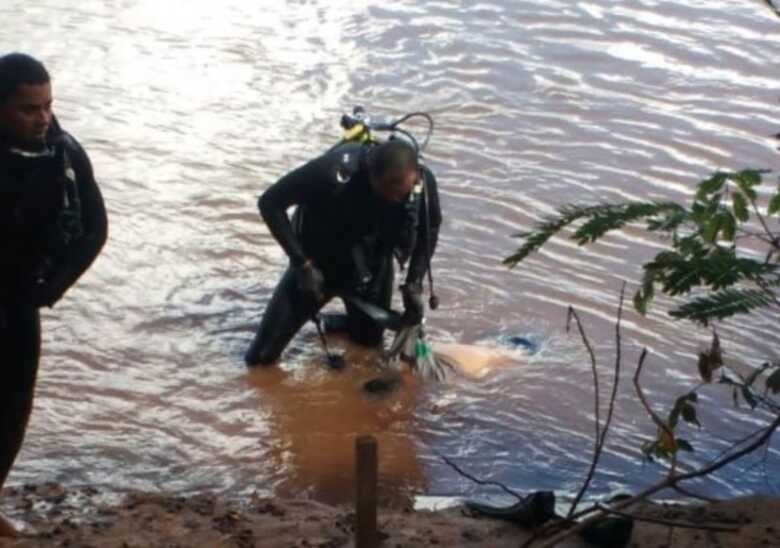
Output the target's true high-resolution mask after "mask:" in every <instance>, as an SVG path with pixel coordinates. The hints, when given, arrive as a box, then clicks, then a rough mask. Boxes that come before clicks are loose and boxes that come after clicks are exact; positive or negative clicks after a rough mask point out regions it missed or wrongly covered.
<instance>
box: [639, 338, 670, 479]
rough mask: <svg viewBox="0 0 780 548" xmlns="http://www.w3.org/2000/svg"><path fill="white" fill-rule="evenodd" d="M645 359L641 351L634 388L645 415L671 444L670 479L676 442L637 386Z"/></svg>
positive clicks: (644, 353)
mask: <svg viewBox="0 0 780 548" xmlns="http://www.w3.org/2000/svg"><path fill="white" fill-rule="evenodd" d="M646 357H647V349H646V348H643V349H642V355H641V356H640V357H639V363H638V364H637V367H636V373H635V374H634V388H635V389H636V393H637V395H638V396H639V401H641V402H642V405H643V406H644V408H645V410H646V411H647V413H648V414H649V415H650V418H652V419H653V422H654V423H655V424H656V426H658V428H660V429H661V430H663V431H664V434H666V435H667V436H668V438H669V440H670V442H671V444H672V448H671V449H672V451H671V453H672V463H671V465H670V466H669V473H668V477H672V476H673V475H674V473H675V472H676V471H677V451H675V447H674V446H675V445H676V444H677V441H676V440H675V437H674V432H672V429H671V428H669V425H668V424H667V423H666V421H664V420H663V419H661V417H659V416H658V414H657V413H656V412H655V411H653V408H652V407H650V403H649V402H648V401H647V398H646V397H645V393H644V392H643V391H642V386H641V385H640V384H639V376H640V375H641V374H642V368H643V367H644V364H645V358H646Z"/></svg>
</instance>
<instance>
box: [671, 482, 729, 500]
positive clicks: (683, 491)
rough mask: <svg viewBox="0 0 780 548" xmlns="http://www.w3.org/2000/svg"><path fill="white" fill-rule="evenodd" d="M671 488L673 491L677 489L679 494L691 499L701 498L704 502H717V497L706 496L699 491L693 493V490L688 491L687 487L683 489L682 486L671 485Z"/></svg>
mask: <svg viewBox="0 0 780 548" xmlns="http://www.w3.org/2000/svg"><path fill="white" fill-rule="evenodd" d="M672 489H674V490H675V491H677V492H678V493H680V494H681V495H683V496H685V497H688V498H691V499H696V500H702V501H704V502H710V503H711V502H719V500H718V499H715V498H712V497H707V496H704V495H700V494H699V493H694V492H693V491H689V490H688V489H684V488H682V487H680V486H679V485H675V486H673V487H672Z"/></svg>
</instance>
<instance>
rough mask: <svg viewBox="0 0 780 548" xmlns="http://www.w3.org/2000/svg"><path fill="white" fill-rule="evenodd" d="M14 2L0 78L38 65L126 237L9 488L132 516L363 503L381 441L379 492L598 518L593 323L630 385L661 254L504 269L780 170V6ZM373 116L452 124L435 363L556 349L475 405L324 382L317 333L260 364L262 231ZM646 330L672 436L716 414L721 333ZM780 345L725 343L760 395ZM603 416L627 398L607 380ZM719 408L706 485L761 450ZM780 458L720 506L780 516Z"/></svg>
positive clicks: (443, 181)
mask: <svg viewBox="0 0 780 548" xmlns="http://www.w3.org/2000/svg"><path fill="white" fill-rule="evenodd" d="M64 6H65V4H64V3H62V2H54V1H52V0H38V1H35V2H31V1H28V0H25V1H21V0H3V1H2V3H0V16H1V17H2V27H3V32H2V34H0V51H9V50H24V51H28V52H31V53H33V54H36V55H37V56H39V57H41V58H42V59H43V60H44V61H45V62H46V63H47V64H48V66H49V68H50V69H51V71H52V73H53V75H54V84H55V93H56V112H57V114H58V115H59V117H60V119H61V121H62V123H63V125H64V126H65V127H66V128H68V129H70V130H71V131H72V132H73V133H75V134H76V135H77V136H78V137H79V138H80V139H81V141H82V142H83V143H84V145H85V146H86V147H87V149H88V150H89V152H90V154H91V157H92V160H93V163H94V165H95V170H96V172H97V175H98V178H99V180H100V183H101V185H102V189H103V192H104V194H105V199H106V202H107V205H108V210H109V214H110V219H111V235H110V240H109V242H108V245H107V247H106V248H105V251H104V253H103V255H102V256H101V257H100V259H99V260H98V262H97V263H96V264H95V266H94V268H93V269H92V270H91V271H90V272H89V273H88V274H87V275H86V276H84V278H83V279H82V281H81V282H80V283H79V285H78V287H77V288H75V289H74V290H73V291H72V292H71V293H70V294H69V295H68V297H67V298H66V299H65V300H64V301H63V302H62V303H61V304H59V305H58V306H57V307H56V308H55V309H54V310H52V311H47V312H46V313H45V319H44V324H45V335H44V354H43V359H42V369H41V375H40V383H39V387H38V399H37V403H36V409H35V414H34V416H33V419H32V422H31V424H30V429H29V432H28V436H27V440H26V443H25V446H24V450H23V452H22V454H21V455H20V457H19V459H18V463H17V466H16V467H15V469H14V471H13V473H12V476H11V478H10V481H9V483H11V484H14V483H22V482H40V481H48V480H57V481H62V482H64V483H66V484H70V485H80V484H97V485H103V486H106V487H108V488H110V489H115V490H123V489H129V488H138V489H167V490H172V491H177V492H185V493H186V492H192V491H196V490H201V489H213V490H216V491H219V492H224V493H226V494H231V495H233V494H241V493H244V492H248V491H253V490H255V489H258V490H260V491H264V492H268V493H271V492H276V493H284V494H290V493H301V492H304V493H307V494H309V495H310V496H312V497H314V498H317V499H319V500H326V501H344V500H347V499H348V498H349V497H350V494H351V486H350V485H351V484H350V481H351V480H350V477H351V470H352V462H351V445H352V439H353V437H354V435H355V434H356V433H362V432H373V433H375V434H377V436H378V437H379V440H380V452H381V462H382V482H383V490H384V491H383V492H384V493H385V496H387V497H388V498H393V497H394V496H395V495H398V494H408V493H415V494H422V493H428V494H460V495H475V494H481V493H485V492H488V491H486V490H485V488H482V487H478V486H475V485H474V484H472V483H470V482H469V481H467V480H465V479H463V478H461V477H459V476H458V475H457V474H455V473H454V472H453V471H452V470H451V469H450V468H448V467H447V466H445V465H444V464H443V463H442V462H441V461H440V459H439V458H438V456H437V453H442V454H446V455H448V456H450V457H452V458H453V459H454V460H455V461H456V462H458V463H459V464H460V465H461V466H462V467H463V468H465V469H467V470H468V471H470V472H471V473H473V474H475V475H477V476H479V477H482V478H484V479H492V480H495V481H502V482H505V483H508V484H510V485H512V486H513V487H515V488H516V489H519V490H526V489H542V488H544V489H556V490H558V491H559V493H561V495H562V496H566V495H567V494H571V493H572V492H573V491H574V490H576V488H577V486H578V485H579V482H580V481H581V478H582V476H583V474H584V472H585V470H586V468H587V465H588V463H589V459H590V448H591V437H592V431H593V422H592V386H591V373H590V370H589V362H588V358H587V355H586V354H585V352H584V351H583V349H582V345H581V343H580V341H579V340H578V339H577V338H576V337H574V336H570V335H567V334H566V332H565V330H564V323H565V317H566V306H567V305H568V304H573V305H575V306H577V307H578V309H579V310H580V312H581V314H582V318H583V320H584V322H585V323H586V326H587V329H588V332H589V334H590V337H591V340H592V341H593V342H594V344H595V345H596V349H597V351H598V353H599V356H600V370H601V372H602V373H603V374H604V375H605V376H606V375H608V373H609V372H610V371H611V368H612V361H613V360H614V355H615V353H614V345H613V337H614V335H613V322H614V317H615V311H616V307H617V303H618V294H619V290H620V285H621V282H622V281H623V280H629V282H630V284H629V288H628V291H629V292H631V291H633V289H634V286H633V285H631V283H633V282H634V281H635V280H636V279H637V278H638V275H639V271H640V270H639V266H638V265H639V264H640V263H641V262H642V260H643V259H646V258H647V257H649V256H650V255H651V254H652V253H653V252H654V251H656V250H658V249H659V246H660V243H659V242H658V241H655V240H653V239H651V238H648V237H647V235H646V234H644V233H642V232H641V231H638V230H628V231H626V232H624V233H623V234H621V235H617V236H615V237H612V238H610V239H609V240H607V241H606V242H605V243H604V244H602V245H599V246H594V247H592V248H587V249H578V248H576V246H575V245H574V244H572V243H570V242H568V241H566V240H562V239H558V240H555V241H554V242H552V243H551V244H550V245H549V247H548V248H547V249H546V251H545V252H544V253H542V254H540V255H538V256H536V257H534V258H533V259H532V260H530V261H528V262H526V263H524V264H522V265H521V266H519V267H518V268H516V269H515V270H512V271H509V270H507V269H506V268H504V267H503V266H502V265H501V264H500V260H501V259H502V258H503V257H505V256H506V255H508V254H509V253H510V252H511V251H513V250H514V248H515V247H516V244H517V241H516V240H513V239H512V238H511V235H512V234H513V233H516V232H518V231H520V230H523V229H528V228H529V227H530V226H531V225H532V224H533V223H534V222H536V221H538V220H540V219H541V218H543V217H544V216H545V215H548V214H550V213H552V212H553V211H554V210H555V208H556V207H558V206H561V205H563V204H564V203H568V202H571V201H573V200H576V201H582V202H595V201H606V200H624V199H633V198H642V199H651V198H652V199H675V200H686V199H688V198H689V197H690V195H691V192H692V189H693V188H694V185H695V183H696V181H698V180H699V178H701V177H703V176H705V175H706V174H708V173H710V172H711V171H713V170H715V169H718V168H741V167H746V166H755V167H769V168H771V167H775V168H776V167H778V163H780V162H779V161H780V156H778V155H777V152H776V151H775V150H774V144H773V143H772V142H771V141H770V140H769V139H768V137H767V136H769V135H770V134H773V133H776V132H777V131H780V110H779V109H778V97H780V71H779V70H778V69H780V64H779V63H778V61H777V59H778V58H779V57H778V55H777V52H778V51H780V49H779V48H780V19H778V18H776V17H774V16H773V15H772V14H771V12H769V11H768V10H767V8H766V6H765V5H764V3H763V2H760V1H748V0H745V1H742V2H731V1H730V2H726V1H724V0H721V1H717V0H713V1H707V2H703V1H680V0H660V1H651V0H637V1H631V2H611V1H607V0H591V1H586V2H561V1H545V2H542V1H531V0H486V1H484V2H480V3H476V4H472V3H467V2H413V1H408V0H401V1H399V2H393V3H390V4H388V3H386V2H376V1H374V0H367V1H366V2H347V1H343V0H337V1H329V2H325V1H322V0H310V1H307V2H300V1H289V2H254V1H249V0H226V1H224V2H209V1H205V0H197V1H188V2H184V1H183V0H171V1H167V2H155V1H152V0H122V1H119V0H108V1H97V0H86V1H83V2H79V3H77V4H71V5H70V6H68V7H64ZM354 104H362V105H365V106H366V107H367V108H368V109H369V110H370V111H371V112H373V113H375V114H376V115H378V116H380V117H381V116H391V115H397V114H401V113H404V112H406V111H408V110H409V109H415V110H428V111H430V112H431V113H432V114H433V115H434V116H435V119H436V122H437V128H436V133H435V135H434V138H433V140H432V142H431V145H430V147H429V149H428V154H427V159H428V163H429V165H430V166H431V167H432V168H433V169H434V171H435V172H436V173H437V175H438V178H439V181H440V186H441V194H442V201H443V207H444V211H445V224H444V227H443V229H442V237H441V243H440V248H439V251H438V253H437V254H436V259H435V272H436V281H437V284H438V288H439V293H440V297H441V301H442V303H443V304H442V307H441V309H440V310H438V311H436V312H435V313H431V314H429V319H428V328H429V331H430V333H431V336H432V338H434V339H438V340H446V341H457V342H462V343H474V344H481V345H485V346H488V347H495V346H497V345H500V344H501V343H500V341H501V339H502V337H506V336H512V335H522V336H527V337H530V338H532V339H533V340H534V341H536V342H538V343H539V344H540V351H539V352H537V353H536V354H534V355H532V356H529V355H527V354H526V353H524V352H522V351H520V352H518V353H517V354H516V355H514V356H513V357H512V358H511V359H507V360H506V363H505V364H503V365H502V366H501V367H499V368H498V369H497V370H495V371H494V372H493V373H492V374H490V375H488V376H487V377H485V378H483V379H480V380H467V379H457V380H454V381H452V382H450V383H447V384H445V385H439V386H434V385H420V384H415V383H414V382H413V379H407V384H406V385H405V386H404V389H403V390H401V391H398V392H396V393H395V394H394V395H393V396H391V397H390V398H388V399H387V400H384V401H377V400H372V399H368V398H365V397H364V396H363V395H361V393H360V391H359V387H360V384H361V382H363V381H364V380H366V379H368V378H370V377H371V375H373V369H372V367H373V366H372V363H373V358H372V355H371V354H370V353H366V352H364V351H362V350H361V349H358V348H353V347H351V346H349V345H348V344H346V343H345V342H344V341H338V340H334V342H333V344H334V346H336V347H337V348H339V349H344V348H346V350H347V354H348V358H349V360H350V368H349V369H348V370H347V371H345V372H343V373H339V374H334V373H332V372H329V371H327V370H326V369H325V368H324V367H322V365H321V352H320V349H319V347H318V345H317V339H316V337H315V333H314V330H313V328H312V327H311V326H307V327H306V329H305V330H304V331H303V332H302V333H301V334H300V336H299V337H297V338H296V339H295V340H294V342H293V343H292V344H291V346H290V349H289V351H288V353H287V354H285V357H284V359H283V363H281V364H280V365H279V366H278V367H277V368H273V369H270V370H261V371H256V372H254V373H252V374H251V375H247V373H246V371H245V369H244V366H243V364H242V361H241V356H242V353H243V351H244V349H245V347H246V345H247V344H248V343H249V341H250V339H251V336H252V334H253V330H254V327H255V326H256V324H257V322H258V320H259V317H260V314H261V312H262V310H263V307H264V305H265V303H266V301H267V300H268V297H269V295H270V292H271V290H272V288H273V287H274V285H275V283H276V280H277V278H278V277H279V275H280V273H281V270H282V269H283V267H284V264H285V257H284V256H283V254H282V252H281V251H280V249H279V248H278V246H277V245H276V244H275V242H274V240H273V239H272V238H271V236H270V234H269V233H268V231H267V229H266V228H265V227H264V225H263V224H262V223H261V221H260V219H259V217H258V215H257V212H256V209H255V200H256V198H257V196H258V195H259V193H260V192H262V191H263V189H264V188H266V187H267V186H268V185H270V184H271V183H273V182H274V181H275V180H276V179H277V178H278V177H279V176H280V175H281V174H283V173H284V172H285V171H287V170H289V169H291V168H293V167H295V166H296V165H298V164H300V163H301V162H303V161H305V160H306V159H307V158H310V157H312V156H314V155H316V154H318V153H320V152H322V151H323V150H324V149H325V148H327V147H328V146H329V145H330V144H331V143H333V141H334V139H336V138H337V137H338V133H339V130H338V119H339V117H340V115H341V113H342V112H345V111H347V110H349V109H350V108H351V107H352V106H353V105H354ZM667 305H668V303H667V302H665V301H661V302H660V303H658V306H656V307H655V309H654V311H653V313H652V314H650V315H649V317H647V318H641V317H639V316H637V315H636V314H635V313H633V311H631V310H630V309H629V310H626V313H625V318H624V324H623V332H622V342H623V345H624V347H623V364H624V367H625V370H626V371H629V372H630V371H631V370H632V369H631V368H632V367H633V365H634V364H635V363H636V359H637V356H638V354H639V350H640V349H641V348H642V347H647V348H648V349H649V350H650V352H651V355H650V358H649V360H648V365H647V369H646V372H645V375H644V384H645V386H646V389H647V392H648V394H649V396H650V397H651V398H652V399H653V401H654V402H656V404H657V405H658V408H659V409H664V408H665V406H668V405H669V403H670V402H671V401H672V400H673V397H674V396H675V395H676V394H678V393H680V392H681V391H682V389H681V388H680V387H681V386H694V385H695V384H696V383H697V375H696V369H695V355H696V352H697V351H698V350H699V349H700V348H701V347H702V345H703V344H704V343H705V342H706V340H707V337H708V332H707V331H705V330H702V329H700V328H697V327H695V326H692V325H688V324H681V323H676V322H673V321H670V320H669V319H668V317H667V316H666V315H665V314H664V313H663V311H664V309H665V307H666V306H667ZM778 325H780V324H779V323H778V317H777V316H776V315H775V316H772V315H769V314H763V315H757V316H754V317H751V318H747V319H742V320H740V321H739V322H728V323H726V324H725V325H724V326H722V328H721V332H722V336H723V339H724V345H725V347H726V348H727V351H728V360H729V362H730V363H732V364H733V365H735V366H737V367H740V368H748V367H751V366H754V365H756V364H758V363H760V362H761V361H763V360H764V359H766V358H767V357H775V358H777V356H778V347H779V345H780V344H779V343H780V331H779V330H778V329H777V326H778ZM603 382H604V383H605V384H606V383H607V381H606V377H604V381H603ZM729 398H730V396H729V394H728V393H726V392H725V391H724V390H723V389H721V388H719V387H717V386H716V387H712V388H708V389H706V390H705V391H704V392H703V398H702V401H701V402H700V404H699V407H700V416H701V420H702V423H703V424H704V428H703V429H702V430H701V431H691V432H689V433H688V437H689V439H690V440H691V441H692V443H693V444H694V446H695V447H696V449H697V451H696V453H695V455H694V456H693V457H692V461H691V462H693V463H696V462H703V461H705V460H707V459H709V458H712V457H714V456H715V455H717V454H718V452H719V451H720V450H722V449H723V448H724V447H726V446H727V444H728V440H733V439H736V438H737V437H739V436H740V435H741V433H744V432H745V431H746V429H748V428H755V427H756V426H757V425H758V424H759V423H760V422H761V420H762V419H763V417H762V416H760V415H757V414H755V413H753V414H751V413H748V412H746V411H745V410H743V409H733V408H732V407H731V404H730V399H729ZM617 413H618V420H617V422H616V424H615V426H614V430H613V431H612V434H611V436H610V438H609V444H608V447H607V451H606V454H605V455H604V460H603V467H602V469H601V472H600V473H599V474H598V475H597V476H596V478H595V482H594V486H593V492H594V493H595V494H599V495H603V494H607V493H614V492H616V491H620V490H627V489H635V488H637V487H639V486H640V485H643V484H645V483H647V482H649V481H652V480H653V479H654V478H655V477H657V476H658V474H659V473H660V469H659V468H658V467H657V466H654V465H648V464H643V463H642V459H641V455H640V453H639V446H640V445H641V443H642V441H644V440H645V439H647V438H648V437H649V436H652V435H653V427H652V426H651V425H650V423H649V421H648V420H647V419H646V417H645V416H644V414H643V412H642V411H641V409H640V407H639V406H638V405H637V403H636V399H635V397H634V396H633V393H632V391H631V389H630V387H629V386H628V384H627V383H626V384H625V385H624V389H623V390H621V391H620V396H619V399H618V405H617ZM778 443H780V442H775V444H774V446H773V448H772V450H771V451H770V452H769V453H768V457H767V459H766V460H765V462H764V464H761V463H760V462H759V463H758V464H756V461H757V460H760V458H758V457H757V458H755V459H752V460H749V461H747V462H746V463H745V464H744V465H742V466H735V467H732V468H729V469H727V470H725V471H723V472H722V473H720V474H718V475H717V476H716V477H714V478H712V479H710V480H708V481H706V482H702V483H701V484H700V485H698V486H697V488H698V489H700V490H701V491H702V492H705V493H709V494H714V495H736V494H739V493H744V492H751V491H759V492H776V491H777V490H778V489H780V485H778V483H777V480H776V478H777V475H778V472H780V446H779V445H778Z"/></svg>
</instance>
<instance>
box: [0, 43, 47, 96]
mask: <svg viewBox="0 0 780 548" xmlns="http://www.w3.org/2000/svg"><path fill="white" fill-rule="evenodd" d="M50 80H51V79H50V77H49V72H48V71H47V70H46V67H44V66H43V63H41V62H40V61H38V60H37V59H35V58H33V57H30V56H29V55H27V54H25V53H8V54H6V55H3V56H2V57H0V103H4V102H5V101H7V100H8V99H9V98H11V97H12V96H13V94H14V93H16V91H17V90H18V89H19V87H20V86H22V85H25V84H26V85H32V86H35V85H39V84H46V83H48V82H49V81H50Z"/></svg>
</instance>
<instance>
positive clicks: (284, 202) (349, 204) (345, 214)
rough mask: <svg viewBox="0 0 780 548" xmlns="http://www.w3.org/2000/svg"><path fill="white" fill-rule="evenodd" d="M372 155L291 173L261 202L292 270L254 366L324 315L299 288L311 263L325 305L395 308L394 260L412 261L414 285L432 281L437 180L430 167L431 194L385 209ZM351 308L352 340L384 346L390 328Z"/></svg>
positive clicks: (331, 157)
mask: <svg viewBox="0 0 780 548" xmlns="http://www.w3.org/2000/svg"><path fill="white" fill-rule="evenodd" d="M366 154H367V147H365V146H361V145H342V146H341V147H338V148H337V149H335V150H333V151H330V152H329V153H327V154H325V155H323V156H320V157H319V158H317V159H315V160H312V161H310V162H308V163H307V164H305V165H303V166H302V167H300V168H298V169H296V170H294V171H292V172H291V173H289V174H287V175H286V176H284V177H283V178H282V179H280V180H279V181H278V182H277V183H275V184H274V185H272V186H271V187H270V188H269V189H268V190H266V191H265V193H263V195H262V196H261V197H260V199H259V201H258V206H259V208H260V213H261V215H262V217H263V219H264V220H265V222H266V224H267V225H268V227H269V229H270V231H271V233H272V234H273V236H274V237H275V238H276V240H277V241H278V242H279V244H280V245H281V246H282V248H283V249H284V251H285V252H286V253H287V255H288V257H289V258H290V266H289V267H288V269H287V271H286V272H285V273H284V275H283V276H282V279H281V281H280V282H279V284H278V285H277V287H276V289H275V290H274V293H273V295H272V297H271V301H270V302H269V304H268V307H267V308H266V311H265V314H264V315H263V319H262V321H261V323H260V327H259V329H258V331H257V335H256V336H255V339H254V341H253V343H252V345H251V346H250V348H249V350H248V351H247V353H246V356H245V359H246V362H247V364H250V365H255V364H268V363H272V362H273V361H275V360H276V359H277V358H278V357H279V356H280V354H281V353H282V351H283V350H284V348H285V347H286V346H287V344H288V343H289V342H290V339H292V337H293V336H294V335H295V333H297V332H298V330H300V328H301V327H302V326H303V324H305V323H306V322H307V321H308V320H310V319H311V318H312V317H313V315H314V314H315V313H316V312H317V311H318V308H319V307H318V306H317V305H316V304H313V303H311V302H309V301H307V300H306V299H304V298H302V296H301V295H300V293H299V291H298V288H297V284H296V275H295V269H296V268H297V267H298V266H300V265H301V264H303V263H304V262H305V261H306V260H307V259H309V260H311V261H312V262H313V263H314V265H315V266H316V267H317V268H319V269H320V270H321V271H322V273H323V275H324V277H325V289H326V293H327V294H326V297H327V298H326V301H327V300H329V299H330V298H332V297H333V296H335V295H345V294H346V295H355V294H358V295H359V296H360V297H361V298H363V299H364V300H366V301H369V302H372V303H374V304H378V305H380V306H382V307H385V308H389V306H390V301H391V298H392V291H393V278H394V274H393V255H394V253H395V254H396V255H398V254H400V255H402V256H403V258H402V261H403V262H404V263H406V262H408V273H407V277H406V282H407V283H408V282H419V281H421V280H422V279H423V277H424V276H425V273H426V272H427V269H428V260H429V256H428V254H429V253H430V255H433V252H434V250H435V249H436V242H437V239H438V233H439V225H440V224H441V209H440V206H439V196H438V190H437V187H436V179H435V177H434V176H433V174H432V173H431V172H430V170H428V169H427V168H425V167H423V168H422V171H423V175H424V177H423V179H424V180H425V192H423V193H420V194H419V196H417V197H415V196H410V198H409V200H407V202H405V203H402V204H390V203H388V202H384V201H382V200H381V199H380V198H379V197H378V196H377V195H376V194H375V193H374V191H373V190H372V189H371V186H370V183H369V174H368V166H367V162H366ZM426 198H427V201H428V202H430V204H427V203H426ZM291 206H298V207H297V209H296V212H295V215H294V216H293V219H292V220H291V219H290V218H289V217H288V215H287V209H288V208H289V207H291ZM344 304H345V307H346V309H347V331H348V333H349V335H350V337H351V338H352V339H353V340H355V341H356V342H358V343H362V344H366V345H375V344H378V343H379V342H380V341H381V338H382V333H383V327H382V326H381V325H378V324H377V323H376V322H374V321H373V320H372V319H371V318H369V317H368V316H366V315H365V314H363V313H362V312H361V311H360V310H358V309H356V308H355V307H354V306H353V305H351V303H350V302H349V301H345V303H344Z"/></svg>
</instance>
